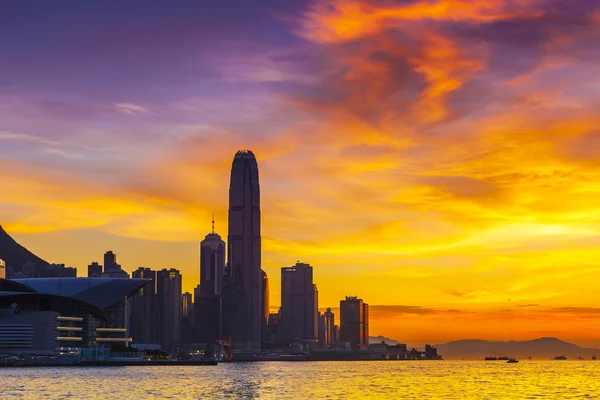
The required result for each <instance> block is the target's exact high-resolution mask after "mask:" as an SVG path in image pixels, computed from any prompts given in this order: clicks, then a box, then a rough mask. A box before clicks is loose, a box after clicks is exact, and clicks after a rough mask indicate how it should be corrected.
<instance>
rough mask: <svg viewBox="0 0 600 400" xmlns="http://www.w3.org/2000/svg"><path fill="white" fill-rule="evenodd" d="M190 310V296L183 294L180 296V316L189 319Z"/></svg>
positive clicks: (191, 306)
mask: <svg viewBox="0 0 600 400" xmlns="http://www.w3.org/2000/svg"><path fill="white" fill-rule="evenodd" d="M192 310H193V304H192V294H191V293H190V292H185V293H184V294H182V295H181V315H182V316H183V317H189V316H190V315H192Z"/></svg>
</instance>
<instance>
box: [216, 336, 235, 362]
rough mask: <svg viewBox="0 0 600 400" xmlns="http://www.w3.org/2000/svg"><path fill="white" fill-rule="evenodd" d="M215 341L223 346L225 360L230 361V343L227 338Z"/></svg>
mask: <svg viewBox="0 0 600 400" xmlns="http://www.w3.org/2000/svg"><path fill="white" fill-rule="evenodd" d="M215 343H216V344H218V345H221V346H223V351H224V352H225V355H226V356H227V361H231V358H232V357H233V355H232V354H231V343H230V342H229V340H216V341H215Z"/></svg>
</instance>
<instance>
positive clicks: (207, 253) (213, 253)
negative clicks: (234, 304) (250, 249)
mask: <svg viewBox="0 0 600 400" xmlns="http://www.w3.org/2000/svg"><path fill="white" fill-rule="evenodd" d="M224 269H225V242H224V241H223V240H222V239H221V236H219V235H218V234H216V233H215V221H214V220H213V228H212V232H211V233H209V234H208V235H206V237H205V238H204V240H203V241H202V242H200V286H202V287H205V288H204V292H205V293H206V294H212V295H216V296H221V295H222V294H223V273H224Z"/></svg>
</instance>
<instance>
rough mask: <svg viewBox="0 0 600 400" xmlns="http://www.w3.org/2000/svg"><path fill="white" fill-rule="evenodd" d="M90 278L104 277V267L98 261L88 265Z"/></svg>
mask: <svg viewBox="0 0 600 400" xmlns="http://www.w3.org/2000/svg"><path fill="white" fill-rule="evenodd" d="M87 276H88V278H100V277H101V276H102V265H100V264H98V263H97V262H96V261H94V262H93V263H91V264H90V265H88V275H87Z"/></svg>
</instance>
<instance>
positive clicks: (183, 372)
mask: <svg viewBox="0 0 600 400" xmlns="http://www.w3.org/2000/svg"><path fill="white" fill-rule="evenodd" d="M599 396H600V361H597V362H595V361H521V362H520V363H519V364H506V363H505V362H485V361H439V362H438V361H405V362H402V361H387V362H383V361H380V362H314V363H313V362H270V363H233V364H221V365H218V366H207V367H103V368H76V367H73V368H16V369H0V398H2V399H9V398H24V399H40V398H49V399H55V398H70V399H166V398H171V399H220V398H230V399H370V398H371V399H398V398H405V399H427V398H430V399H537V398H546V399H565V398H599Z"/></svg>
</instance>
